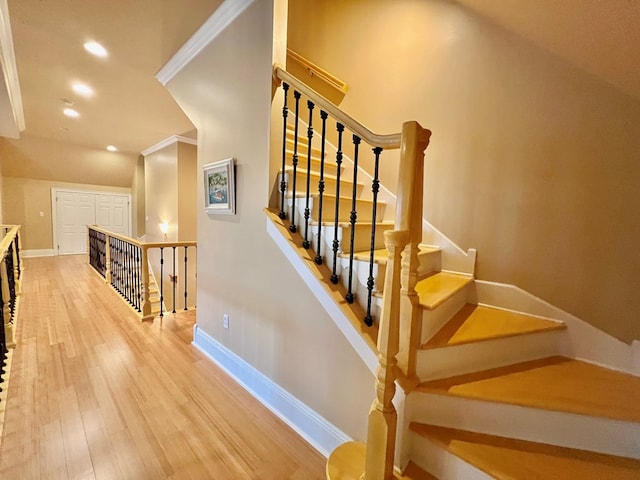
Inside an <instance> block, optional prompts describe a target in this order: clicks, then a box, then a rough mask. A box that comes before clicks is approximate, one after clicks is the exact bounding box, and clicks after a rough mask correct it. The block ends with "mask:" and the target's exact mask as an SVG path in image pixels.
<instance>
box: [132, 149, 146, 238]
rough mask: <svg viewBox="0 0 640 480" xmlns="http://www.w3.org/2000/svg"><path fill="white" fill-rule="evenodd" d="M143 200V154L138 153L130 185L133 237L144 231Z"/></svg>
mask: <svg viewBox="0 0 640 480" xmlns="http://www.w3.org/2000/svg"><path fill="white" fill-rule="evenodd" d="M144 200H145V199H144V156H142V155H139V156H138V161H137V163H136V168H135V170H134V172H133V184H132V185H131V236H132V237H135V238H139V237H142V236H143V235H144V232H145V227H146V225H145V219H144V216H145V202H144Z"/></svg>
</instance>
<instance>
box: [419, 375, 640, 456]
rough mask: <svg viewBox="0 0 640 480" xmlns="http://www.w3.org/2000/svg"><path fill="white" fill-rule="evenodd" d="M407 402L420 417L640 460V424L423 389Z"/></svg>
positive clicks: (430, 421) (443, 424)
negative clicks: (427, 391) (430, 391)
mask: <svg viewBox="0 0 640 480" xmlns="http://www.w3.org/2000/svg"><path fill="white" fill-rule="evenodd" d="M541 388H542V387H541ZM407 402H408V408H409V412H410V416H411V418H412V420H413V421H415V422H420V423H427V424H431V425H435V426H440V427H449V428H456V429H460V430H469V431H472V432H479V433H486V434H490V435H496V436H501V437H508V438H516V439H520V440H528V441H532V442H538V443H546V444H549V445H557V446H561V447H569V448H577V449H580V450H588V451H592V452H598V453H605V454H609V455H617V456H622V457H629V458H636V459H640V424H638V423H632V422H624V421H620V420H610V419H606V418H600V417H590V416H587V415H577V414H572V413H562V412H556V411H550V410H543V409H536V408H531V407H523V406H518V405H509V404H500V403H495V402H486V401H481V400H473V399H468V398H461V397H455V396H451V395H439V394H433V393H425V392H419V391H416V392H413V393H412V394H411V395H410V396H409V398H408V399H407Z"/></svg>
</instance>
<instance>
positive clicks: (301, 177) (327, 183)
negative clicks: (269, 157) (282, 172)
mask: <svg viewBox="0 0 640 480" xmlns="http://www.w3.org/2000/svg"><path fill="white" fill-rule="evenodd" d="M285 178H286V182H287V192H288V193H290V192H291V191H292V189H293V168H291V169H290V170H289V171H288V172H287V175H286V176H285ZM319 180H320V175H319V174H317V173H315V172H313V171H312V172H311V176H310V177H309V190H310V193H311V195H313V194H316V193H318V181H319ZM337 184H338V182H337V179H335V178H327V177H325V178H324V187H325V188H324V193H325V194H328V195H335V194H336V193H337ZM363 189H364V186H363V185H361V184H358V185H356V197H358V196H360V194H361V193H362V191H363ZM306 191H307V171H306V169H302V168H298V169H297V172H296V192H297V193H298V194H305V193H306ZM340 193H341V195H346V196H349V195H351V194H352V193H353V183H352V182H351V181H349V180H348V179H344V178H341V179H340ZM349 205H350V202H349Z"/></svg>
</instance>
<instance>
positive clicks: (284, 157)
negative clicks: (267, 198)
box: [278, 82, 289, 219]
mask: <svg viewBox="0 0 640 480" xmlns="http://www.w3.org/2000/svg"><path fill="white" fill-rule="evenodd" d="M282 92H283V93H284V106H283V107H282V170H280V213H278V216H279V217H280V218H281V219H284V218H285V217H286V216H287V214H286V213H285V211H284V205H285V202H286V196H287V182H286V180H285V169H286V168H287V117H288V116H289V108H288V107H287V96H288V95H287V93H288V92H289V84H288V83H284V82H283V83H282Z"/></svg>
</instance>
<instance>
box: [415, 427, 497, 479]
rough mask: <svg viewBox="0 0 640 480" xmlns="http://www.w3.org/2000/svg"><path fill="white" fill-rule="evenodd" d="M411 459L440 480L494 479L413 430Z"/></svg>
mask: <svg viewBox="0 0 640 480" xmlns="http://www.w3.org/2000/svg"><path fill="white" fill-rule="evenodd" d="M411 459H412V460H413V462H414V463H416V464H417V465H418V466H419V467H420V468H422V469H423V470H425V471H427V472H429V473H430V474H431V475H433V476H435V477H437V478H439V479H440V480H461V479H464V480H493V478H494V477H492V476H490V475H488V474H486V473H484V472H483V471H482V470H478V469H477V468H476V467H474V466H473V465H470V464H468V463H467V462H465V461H464V460H462V459H461V458H459V457H457V456H455V455H454V454H452V453H450V452H448V451H447V450H445V449H443V448H442V447H441V446H440V445H438V444H437V443H435V442H432V441H430V440H429V439H427V438H424V437H423V436H422V435H418V434H416V433H414V432H411Z"/></svg>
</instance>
